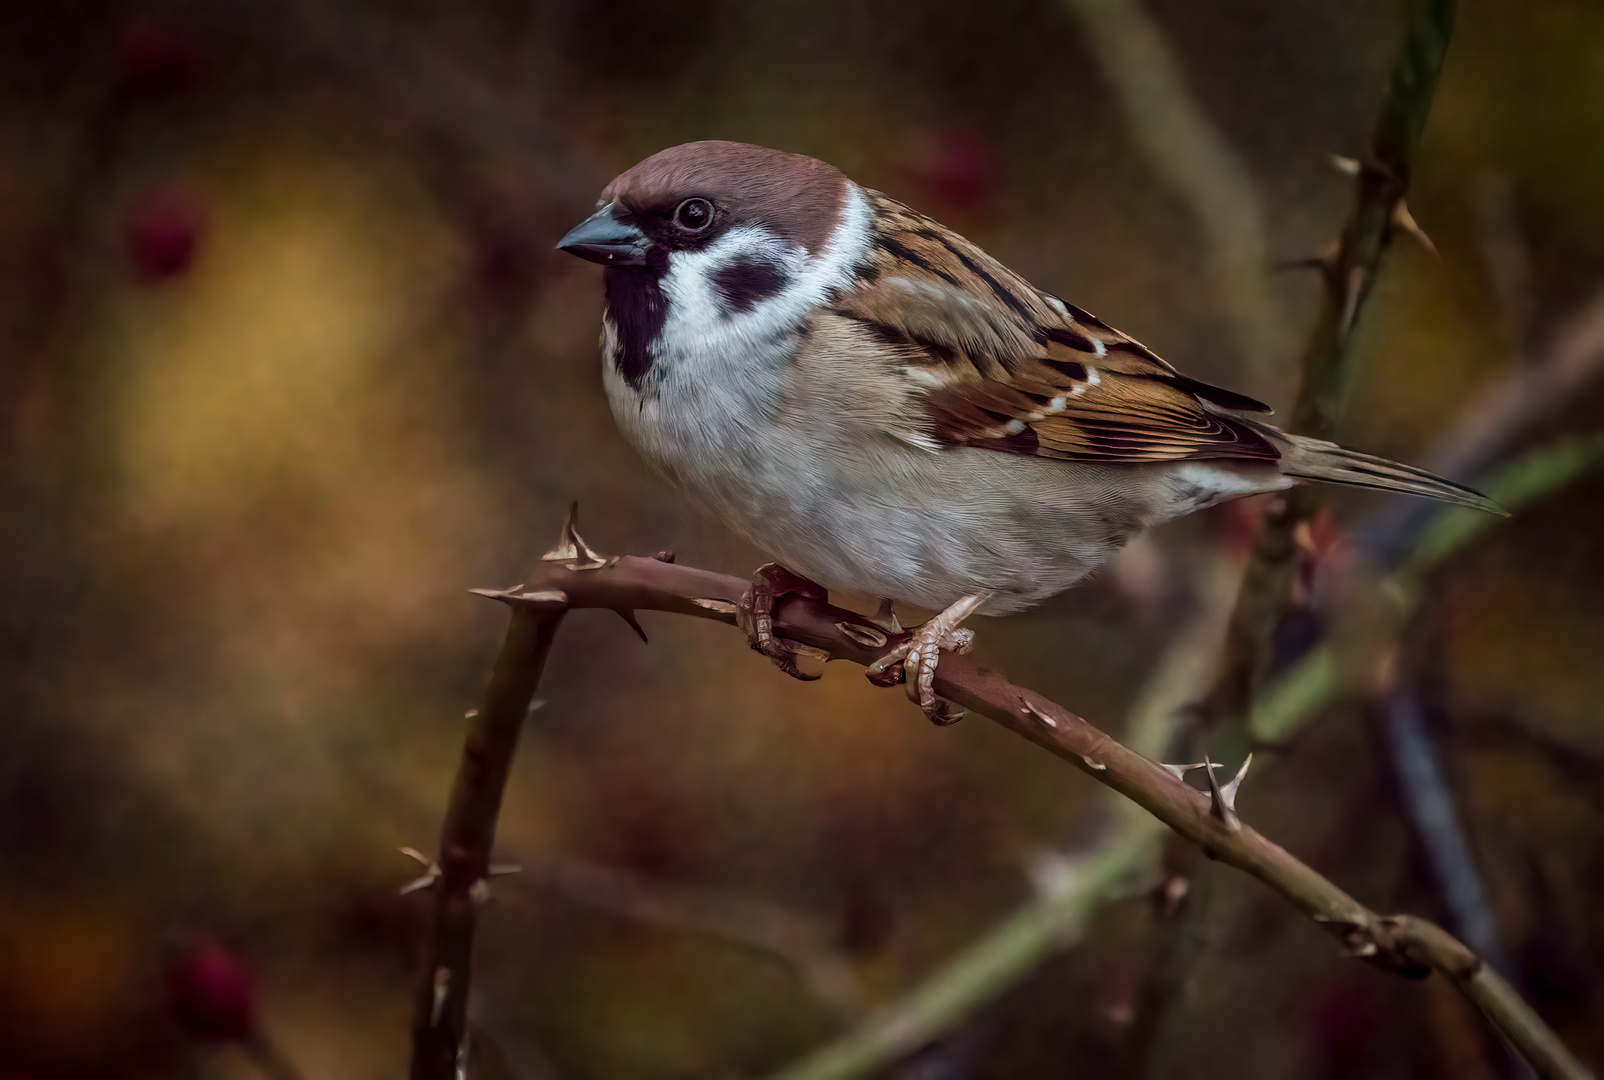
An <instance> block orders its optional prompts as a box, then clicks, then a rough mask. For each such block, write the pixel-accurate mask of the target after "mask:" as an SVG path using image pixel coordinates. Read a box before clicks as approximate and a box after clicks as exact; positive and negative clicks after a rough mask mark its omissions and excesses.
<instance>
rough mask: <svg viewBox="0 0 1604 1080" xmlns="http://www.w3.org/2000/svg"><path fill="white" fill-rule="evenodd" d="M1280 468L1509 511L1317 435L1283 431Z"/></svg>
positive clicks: (1491, 510) (1497, 511)
mask: <svg viewBox="0 0 1604 1080" xmlns="http://www.w3.org/2000/svg"><path fill="white" fill-rule="evenodd" d="M1282 437H1283V438H1285V439H1286V440H1287V444H1286V445H1285V446H1284V447H1283V453H1282V460H1281V469H1282V471H1283V472H1284V473H1286V474H1287V475H1288V476H1296V477H1300V478H1302V479H1305V480H1325V481H1327V482H1329V483H1333V484H1349V485H1352V486H1353V487H1363V488H1374V489H1376V490H1378V491H1402V492H1405V493H1407V494H1410V495H1423V496H1425V497H1426V498H1428V499H1439V500H1441V501H1443V502H1447V503H1455V504H1457V505H1459V506H1469V507H1472V508H1473V509H1476V510H1483V511H1485V512H1487V513H1489V514H1497V515H1498V516H1500V517H1509V512H1508V511H1506V510H1505V509H1504V508H1503V507H1501V506H1499V505H1498V504H1497V503H1495V502H1493V500H1491V499H1489V498H1488V497H1487V496H1485V495H1483V494H1482V493H1481V492H1479V491H1473V490H1472V489H1470V488H1468V487H1465V486H1464V485H1463V484H1456V483H1454V482H1453V481H1452V480H1444V479H1443V478H1442V477H1440V476H1437V475H1436V474H1434V473H1429V472H1427V471H1426V470H1425V469H1417V468H1415V467H1414V466H1412V465H1403V464H1400V463H1398V462H1396V461H1388V460H1387V459H1386V458H1384V457H1376V456H1375V455H1374V454H1361V453H1360V452H1359V451H1357V450H1349V449H1348V448H1347V447H1343V446H1338V445H1337V444H1336V443H1329V442H1325V441H1323V440H1321V439H1310V438H1306V437H1304V436H1301V435H1283V436H1282Z"/></svg>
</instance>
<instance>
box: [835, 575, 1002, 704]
mask: <svg viewBox="0 0 1604 1080" xmlns="http://www.w3.org/2000/svg"><path fill="white" fill-rule="evenodd" d="M985 599H986V598H985V597H984V596H965V597H963V598H962V599H960V600H959V601H958V602H957V603H955V604H953V605H952V606H951V607H949V608H948V609H947V610H946V611H943V612H942V613H941V614H940V615H937V616H936V617H935V618H933V619H931V620H930V621H929V622H927V623H925V624H924V625H923V626H921V627H919V629H917V630H915V631H914V632H913V636H912V637H911V638H909V639H908V640H907V641H904V642H903V643H902V644H900V645H898V646H897V647H896V648H894V649H892V650H891V651H890V652H888V653H886V654H885V655H884V656H882V657H880V659H878V660H876V661H875V662H874V663H872V664H870V665H869V667H868V669H867V671H866V672H865V674H867V675H868V678H869V681H870V682H872V683H874V684H875V685H877V686H889V685H893V684H894V683H895V678H894V677H893V678H891V679H887V678H886V676H888V675H890V674H891V668H892V667H893V665H895V664H897V663H898V662H900V663H901V664H902V668H903V679H902V681H903V683H904V685H906V686H907V688H908V697H909V698H911V699H912V700H913V701H914V703H915V704H917V705H918V706H919V708H920V709H922V710H923V711H924V714H925V716H927V717H928V718H929V719H930V722H931V723H932V724H936V725H939V726H942V727H945V726H946V725H948V724H956V723H957V722H958V721H959V720H962V719H963V716H964V711H963V710H962V709H960V708H958V707H957V706H955V705H953V704H952V703H951V702H950V701H944V700H942V699H941V698H939V697H937V696H936V691H935V679H936V665H937V664H938V663H939V662H940V660H941V650H942V649H948V650H950V651H952V652H955V653H958V654H960V655H962V654H964V653H967V652H968V651H969V650H970V648H971V647H972V646H973V645H974V643H975V632H974V631H973V630H960V629H959V628H958V627H959V624H960V623H962V622H963V621H964V620H965V619H967V618H968V617H969V616H971V615H973V614H974V613H975V609H976V608H978V607H979V606H980V605H981V604H982V603H984V602H985Z"/></svg>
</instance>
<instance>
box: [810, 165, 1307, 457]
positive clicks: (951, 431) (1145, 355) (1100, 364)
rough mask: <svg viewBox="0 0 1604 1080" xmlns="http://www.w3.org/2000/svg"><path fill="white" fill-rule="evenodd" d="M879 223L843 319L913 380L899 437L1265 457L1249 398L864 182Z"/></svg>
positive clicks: (1035, 448)
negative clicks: (1194, 374)
mask: <svg viewBox="0 0 1604 1080" xmlns="http://www.w3.org/2000/svg"><path fill="white" fill-rule="evenodd" d="M868 194H869V197H870V199H871V201H872V203H873V205H874V209H875V213H876V215H877V220H878V223H879V226H880V228H879V231H878V234H877V240H876V242H875V249H874V251H873V253H872V255H871V256H870V260H869V262H868V263H867V265H865V266H863V267H860V270H861V271H862V276H863V279H864V280H863V284H862V285H860V286H859V287H858V288H857V289H855V290H853V291H852V292H851V293H848V294H846V295H844V296H842V297H841V298H840V299H839V301H838V302H837V303H836V305H835V307H834V313H835V315H836V316H838V317H840V318H842V319H845V320H849V321H850V323H851V325H852V330H853V331H854V332H855V333H856V334H857V335H859V337H860V339H867V340H868V341H871V342H873V343H874V345H875V346H877V347H878V349H879V351H880V352H881V353H882V354H883V355H884V356H885V357H886V358H887V359H889V360H890V361H892V362H893V363H894V364H896V365H897V366H898V367H899V368H900V370H901V371H902V372H903V374H904V375H905V377H906V378H907V379H908V380H909V382H910V383H911V384H913V388H914V392H912V393H911V394H910V396H909V399H908V400H909V401H910V402H911V403H912V404H913V406H914V407H915V408H919V409H922V410H923V415H922V416H920V417H918V418H913V417H895V418H888V421H889V422H888V427H889V428H890V429H892V430H893V431H894V433H897V434H898V435H899V437H904V438H905V437H907V435H906V433H907V432H910V431H913V432H917V433H918V434H919V435H920V436H921V437H922V438H923V439H924V440H926V441H928V442H933V443H934V444H935V445H938V446H982V447H986V448H989V449H993V450H1002V451H1007V452H1010V453H1016V454H1036V455H1039V456H1042V457H1052V458H1067V459H1077V460H1097V461H1128V462H1136V461H1166V460H1177V459H1183V458H1236V459H1243V460H1270V461H1273V460H1275V459H1277V458H1278V457H1279V456H1280V455H1279V453H1278V452H1277V451H1276V449H1275V447H1274V446H1273V445H1271V443H1270V442H1268V441H1267V440H1266V439H1265V438H1264V437H1263V436H1262V435H1261V434H1259V432H1258V430H1257V428H1256V425H1254V424H1252V423H1251V422H1245V421H1244V420H1243V419H1242V418H1239V417H1235V416H1233V415H1231V414H1232V413H1238V412H1268V411H1269V408H1268V407H1267V406H1265V405H1263V404H1261V403H1259V402H1257V401H1255V400H1253V399H1252V398H1249V397H1245V396H1243V395H1241V394H1235V393H1232V392H1231V391H1229V390H1221V389H1219V388H1217V387H1213V386H1209V385H1208V384H1206V383H1201V382H1198V381H1196V380H1194V379H1189V378H1187V377H1186V376H1185V375H1182V374H1181V373H1180V372H1178V371H1176V370H1175V369H1174V368H1172V367H1171V366H1170V365H1169V364H1167V363H1165V362H1164V361H1163V360H1161V359H1159V358H1158V357H1157V356H1156V355H1154V354H1153V352H1152V351H1150V350H1149V349H1147V348H1146V347H1145V346H1143V345H1142V344H1141V343H1140V342H1137V341H1134V340H1132V339H1131V338H1129V337H1127V336H1125V335H1124V334H1122V333H1120V332H1119V331H1117V330H1115V329H1113V328H1112V327H1109V326H1107V325H1105V324H1104V323H1102V322H1101V321H1099V320H1098V319H1096V318H1094V317H1093V316H1091V315H1089V314H1087V313H1086V312H1084V311H1082V310H1080V309H1079V308H1077V307H1074V306H1073V305H1070V304H1066V303H1064V302H1063V301H1061V300H1059V299H1058V298H1056V297H1053V296H1050V295H1048V294H1046V293H1043V292H1041V291H1039V290H1037V289H1036V288H1034V287H1033V286H1031V285H1030V283H1029V282H1027V281H1025V280H1024V279H1023V278H1021V277H1020V276H1019V275H1017V274H1015V273H1013V272H1012V271H1010V270H1009V269H1007V268H1006V267H1004V266H1003V265H1002V264H1000V263H998V262H997V261H996V260H995V259H992V258H991V257H990V256H988V255H987V254H986V253H985V252H983V251H981V250H980V249H979V248H977V247H975V246H974V245H973V244H971V243H969V242H968V241H967V240H965V239H963V238H962V237H960V236H958V235H957V234H955V233H952V232H949V231H947V230H946V229H944V228H942V227H941V226H940V225H937V224H936V223H935V222H932V221H930V220H929V219H928V218H924V217H922V216H920V215H918V214H916V213H914V212H913V211H911V210H909V209H908V208H907V207H905V206H902V205H901V204H900V203H897V202H895V201H893V200H891V199H888V198H886V197H885V196H883V195H880V194H879V193H878V192H870V193H868Z"/></svg>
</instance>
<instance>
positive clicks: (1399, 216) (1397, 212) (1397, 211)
mask: <svg viewBox="0 0 1604 1080" xmlns="http://www.w3.org/2000/svg"><path fill="white" fill-rule="evenodd" d="M1392 225H1393V227H1394V228H1396V229H1401V230H1403V232H1404V234H1405V235H1406V236H1408V237H1409V238H1410V239H1411V240H1413V241H1415V243H1417V244H1419V245H1420V246H1421V247H1423V248H1425V249H1426V251H1427V252H1428V253H1429V254H1431V255H1437V254H1438V252H1437V245H1436V244H1434V243H1432V242H1431V237H1430V236H1427V235H1426V230H1425V229H1422V228H1421V227H1420V222H1418V221H1416V220H1415V215H1413V214H1411V213H1410V212H1409V204H1408V203H1407V202H1405V201H1404V200H1403V199H1399V200H1398V201H1397V202H1396V203H1394V204H1393V207H1392ZM1438 257H1439V258H1440V256H1438Z"/></svg>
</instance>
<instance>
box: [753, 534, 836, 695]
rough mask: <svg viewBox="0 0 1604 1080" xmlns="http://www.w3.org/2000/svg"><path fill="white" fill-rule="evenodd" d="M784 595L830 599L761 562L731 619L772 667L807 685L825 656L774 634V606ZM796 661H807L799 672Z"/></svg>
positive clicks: (818, 672) (781, 569)
mask: <svg viewBox="0 0 1604 1080" xmlns="http://www.w3.org/2000/svg"><path fill="white" fill-rule="evenodd" d="M787 596H803V597H807V598H808V599H810V600H828V599H829V598H830V594H829V592H827V591H826V590H825V588H824V586H823V585H820V584H819V583H818V582H816V581H811V580H809V579H808V578H805V577H803V576H802V575H801V574H793V573H792V572H791V571H789V570H787V569H786V568H785V567H783V566H781V565H780V564H779V563H765V564H764V565H762V566H760V567H758V568H757V572H756V573H754V574H753V575H752V584H751V585H750V586H749V587H748V588H747V590H746V592H745V593H744V594H742V596H741V602H740V603H739V604H737V605H736V606H735V620H736V623H737V624H738V625H739V626H740V628H741V629H742V630H744V631H745V632H746V639H747V642H748V643H749V644H750V645H751V646H752V648H754V649H756V650H757V651H758V652H760V653H762V654H763V655H764V656H766V657H768V658H769V659H770V660H772V661H774V666H775V667H777V668H779V669H780V670H781V671H783V672H785V673H786V674H787V675H789V676H791V678H793V679H802V680H803V681H805V682H811V681H813V680H814V679H817V678H819V677H820V676H822V675H823V674H824V662H825V661H826V660H828V659H829V658H830V657H829V654H828V653H826V652H824V651H823V650H822V649H815V648H813V647H812V646H811V645H803V644H801V643H800V642H795V641H787V640H786V639H785V638H782V637H776V636H775V634H774V607H775V605H776V604H778V603H779V602H780V601H781V600H783V599H785V598H786V597H787ZM799 659H803V660H807V661H809V666H808V668H806V669H803V668H801V667H799V666H798V665H797V661H798V660H799Z"/></svg>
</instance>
